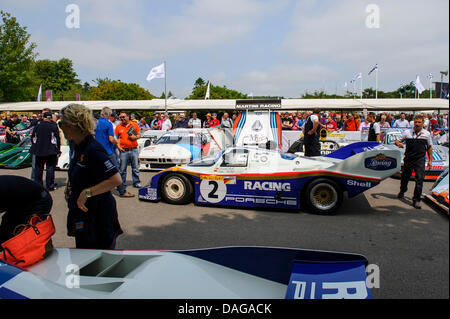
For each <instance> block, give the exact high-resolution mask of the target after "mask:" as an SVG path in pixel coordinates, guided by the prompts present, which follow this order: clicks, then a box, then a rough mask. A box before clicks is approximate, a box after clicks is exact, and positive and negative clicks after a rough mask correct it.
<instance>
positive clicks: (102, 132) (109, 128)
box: [95, 117, 114, 155]
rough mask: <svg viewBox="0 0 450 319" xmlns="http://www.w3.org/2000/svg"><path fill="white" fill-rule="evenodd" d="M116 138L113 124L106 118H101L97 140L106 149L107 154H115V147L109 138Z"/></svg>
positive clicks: (97, 126)
mask: <svg viewBox="0 0 450 319" xmlns="http://www.w3.org/2000/svg"><path fill="white" fill-rule="evenodd" d="M110 136H112V137H114V130H113V125H112V123H111V122H110V121H109V120H108V119H107V118H104V117H101V118H99V120H98V121H97V125H96V127H95V139H96V140H97V141H98V142H99V143H100V144H101V145H102V146H103V147H104V148H105V150H106V153H107V154H108V155H111V154H112V153H114V145H113V144H112V143H111V142H110V141H109V137H110Z"/></svg>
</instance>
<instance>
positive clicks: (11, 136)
mask: <svg viewBox="0 0 450 319" xmlns="http://www.w3.org/2000/svg"><path fill="white" fill-rule="evenodd" d="M19 123H20V120H19V116H18V115H17V114H13V115H12V116H11V119H9V120H8V117H7V119H6V120H5V121H4V123H3V125H5V127H6V143H12V144H17V143H19V142H20V138H19V136H18V135H17V134H16V132H15V130H14V127H15V126H16V125H17V124H19Z"/></svg>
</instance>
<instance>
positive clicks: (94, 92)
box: [90, 78, 155, 100]
mask: <svg viewBox="0 0 450 319" xmlns="http://www.w3.org/2000/svg"><path fill="white" fill-rule="evenodd" d="M96 82H97V86H96V87H93V88H92V89H91V96H90V99H91V100H151V99H154V98H155V96H153V95H152V94H151V93H150V92H149V91H147V90H146V89H144V88H142V87H140V86H139V85H137V84H135V83H124V82H121V81H120V80H110V79H108V78H106V79H97V80H96Z"/></svg>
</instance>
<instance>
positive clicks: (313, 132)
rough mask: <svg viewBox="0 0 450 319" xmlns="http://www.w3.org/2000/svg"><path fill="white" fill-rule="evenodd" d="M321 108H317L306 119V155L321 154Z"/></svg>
mask: <svg viewBox="0 0 450 319" xmlns="http://www.w3.org/2000/svg"><path fill="white" fill-rule="evenodd" d="M319 116H320V109H318V108H315V109H314V111H313V114H311V115H310V116H309V117H308V119H307V120H306V124H305V130H304V143H305V156H309V157H313V156H320V155H321V154H320V136H319V128H320V122H319Z"/></svg>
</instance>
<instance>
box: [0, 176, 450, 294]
mask: <svg viewBox="0 0 450 319" xmlns="http://www.w3.org/2000/svg"><path fill="white" fill-rule="evenodd" d="M30 173H31V168H26V169H20V170H7V169H1V170H0V174H10V175H20V176H25V177H29V176H30ZM153 174H154V172H141V182H142V184H147V183H148V181H149V179H150V177H151V176H152V175H153ZM127 176H128V184H129V185H130V186H128V187H127V190H128V191H130V192H132V193H134V194H136V195H137V193H138V190H137V189H136V188H133V187H132V186H131V170H130V169H129V170H128V175H127ZM66 179H67V172H64V171H57V172H56V182H57V184H58V188H57V189H56V190H55V191H53V192H52V193H51V194H52V197H53V201H54V203H53V208H52V215H53V219H54V222H55V226H56V234H55V235H54V237H53V243H54V246H55V247H67V248H72V247H75V242H74V240H73V238H71V237H68V236H67V235H66V216H67V206H66V202H65V200H64V186H65V183H66ZM399 185H400V181H399V180H397V179H387V180H385V181H383V182H382V183H381V184H380V185H378V186H376V187H374V188H372V189H370V190H368V191H366V192H365V193H364V194H361V195H359V196H357V197H355V198H352V199H348V198H345V199H344V203H343V205H342V206H341V209H340V212H339V213H338V214H337V215H334V216H318V215H313V214H310V213H307V212H303V211H301V212H299V213H292V212H283V211H268V210H263V211H258V210H251V209H235V208H214V207H204V206H195V205H194V204H190V205H186V206H174V205H169V204H166V203H164V202H159V203H150V202H142V201H139V200H138V199H137V196H136V197H134V198H120V197H119V196H118V193H117V192H116V191H113V193H114V194H115V195H116V196H115V198H116V202H117V207H118V212H119V220H120V223H121V226H122V229H123V230H124V234H123V235H121V236H120V237H119V238H118V241H117V246H116V248H117V249H130V250H167V249H169V250H171V249H174V250H178V249H196V248H206V247H221V246H272V247H290V248H302V249H317V250H327V251H340V252H349V253H357V254H362V255H364V256H366V257H367V259H368V260H369V263H370V264H376V265H377V266H378V267H379V270H380V287H379V288H374V289H372V290H371V291H372V295H373V297H374V298H379V299H380V298H381V299H392V298H394V299H399V298H402V299H403V298H406V299H410V298H449V219H448V216H447V215H443V214H441V213H437V212H435V211H434V210H433V209H432V208H431V207H429V206H428V205H427V204H426V203H422V209H421V210H417V209H415V208H413V207H412V206H411V198H412V192H413V189H414V182H410V185H409V190H408V192H407V193H406V196H405V199H404V200H398V199H397V198H396V195H397V193H398V191H399ZM431 186H432V183H430V182H425V184H424V192H428V191H429V190H430V189H431Z"/></svg>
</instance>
